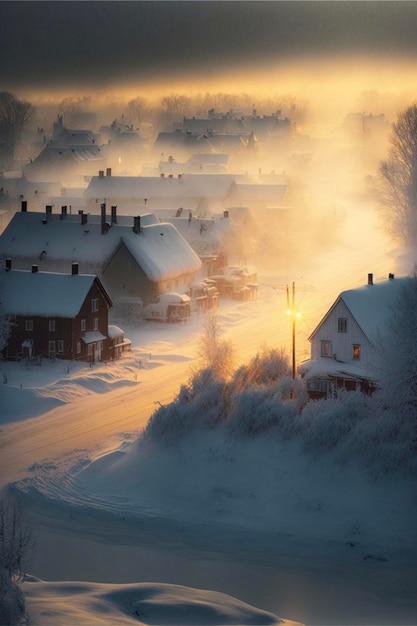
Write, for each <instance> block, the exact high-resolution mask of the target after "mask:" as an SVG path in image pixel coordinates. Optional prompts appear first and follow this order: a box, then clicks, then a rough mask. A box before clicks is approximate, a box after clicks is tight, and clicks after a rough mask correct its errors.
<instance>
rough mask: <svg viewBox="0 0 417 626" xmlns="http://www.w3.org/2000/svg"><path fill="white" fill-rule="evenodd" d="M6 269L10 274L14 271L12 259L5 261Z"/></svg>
mask: <svg viewBox="0 0 417 626" xmlns="http://www.w3.org/2000/svg"><path fill="white" fill-rule="evenodd" d="M4 269H5V270H6V272H10V270H11V269H12V260H11V259H6V260H5V261H4Z"/></svg>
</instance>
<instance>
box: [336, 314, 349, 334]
mask: <svg viewBox="0 0 417 626" xmlns="http://www.w3.org/2000/svg"><path fill="white" fill-rule="evenodd" d="M347 322H348V321H347V318H346V317H339V319H338V320H337V332H338V333H347Z"/></svg>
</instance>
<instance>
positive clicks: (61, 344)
mask: <svg viewBox="0 0 417 626" xmlns="http://www.w3.org/2000/svg"><path fill="white" fill-rule="evenodd" d="M58 352H61V353H62V352H64V341H63V339H58Z"/></svg>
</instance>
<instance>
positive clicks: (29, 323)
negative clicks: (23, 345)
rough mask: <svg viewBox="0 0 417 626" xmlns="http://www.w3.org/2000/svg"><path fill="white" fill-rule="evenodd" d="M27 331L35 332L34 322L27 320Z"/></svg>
mask: <svg viewBox="0 0 417 626" xmlns="http://www.w3.org/2000/svg"><path fill="white" fill-rule="evenodd" d="M25 330H29V331H30V330H33V320H25Z"/></svg>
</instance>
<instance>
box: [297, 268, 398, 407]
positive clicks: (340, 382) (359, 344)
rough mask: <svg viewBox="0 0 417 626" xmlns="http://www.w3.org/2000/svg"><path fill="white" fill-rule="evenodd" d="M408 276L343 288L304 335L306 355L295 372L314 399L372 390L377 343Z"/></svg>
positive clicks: (391, 276) (369, 279)
mask: <svg viewBox="0 0 417 626" xmlns="http://www.w3.org/2000/svg"><path fill="white" fill-rule="evenodd" d="M406 280H407V278H394V275H393V274H390V276H389V279H388V280H384V281H381V282H377V283H374V280H373V275H372V274H369V275H368V284H367V285H364V286H362V287H359V288H357V289H350V290H348V291H343V292H342V293H341V294H340V295H339V296H338V298H337V299H336V301H335V302H334V304H333V305H332V306H331V307H330V309H329V310H328V311H327V313H326V314H325V316H324V317H323V319H322V320H321V321H320V323H319V324H318V325H317V327H316V328H315V329H314V331H313V332H312V333H311V335H310V337H309V341H310V342H311V358H310V360H308V361H306V362H304V363H302V364H301V365H300V367H299V372H300V374H301V375H302V376H303V378H305V379H306V380H307V387H308V390H309V393H310V396H311V397H313V398H317V397H322V396H326V395H330V394H331V393H333V392H334V391H335V390H336V389H337V388H345V389H348V390H355V389H361V390H363V391H366V392H371V391H372V390H373V389H375V388H376V386H377V385H378V345H379V343H380V340H381V339H382V338H383V336H384V334H385V332H386V324H387V322H388V320H389V318H390V315H391V313H392V311H393V309H392V307H393V305H394V304H395V301H396V298H397V296H398V295H399V292H400V290H401V288H402V287H403V286H404V283H405V281H406Z"/></svg>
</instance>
